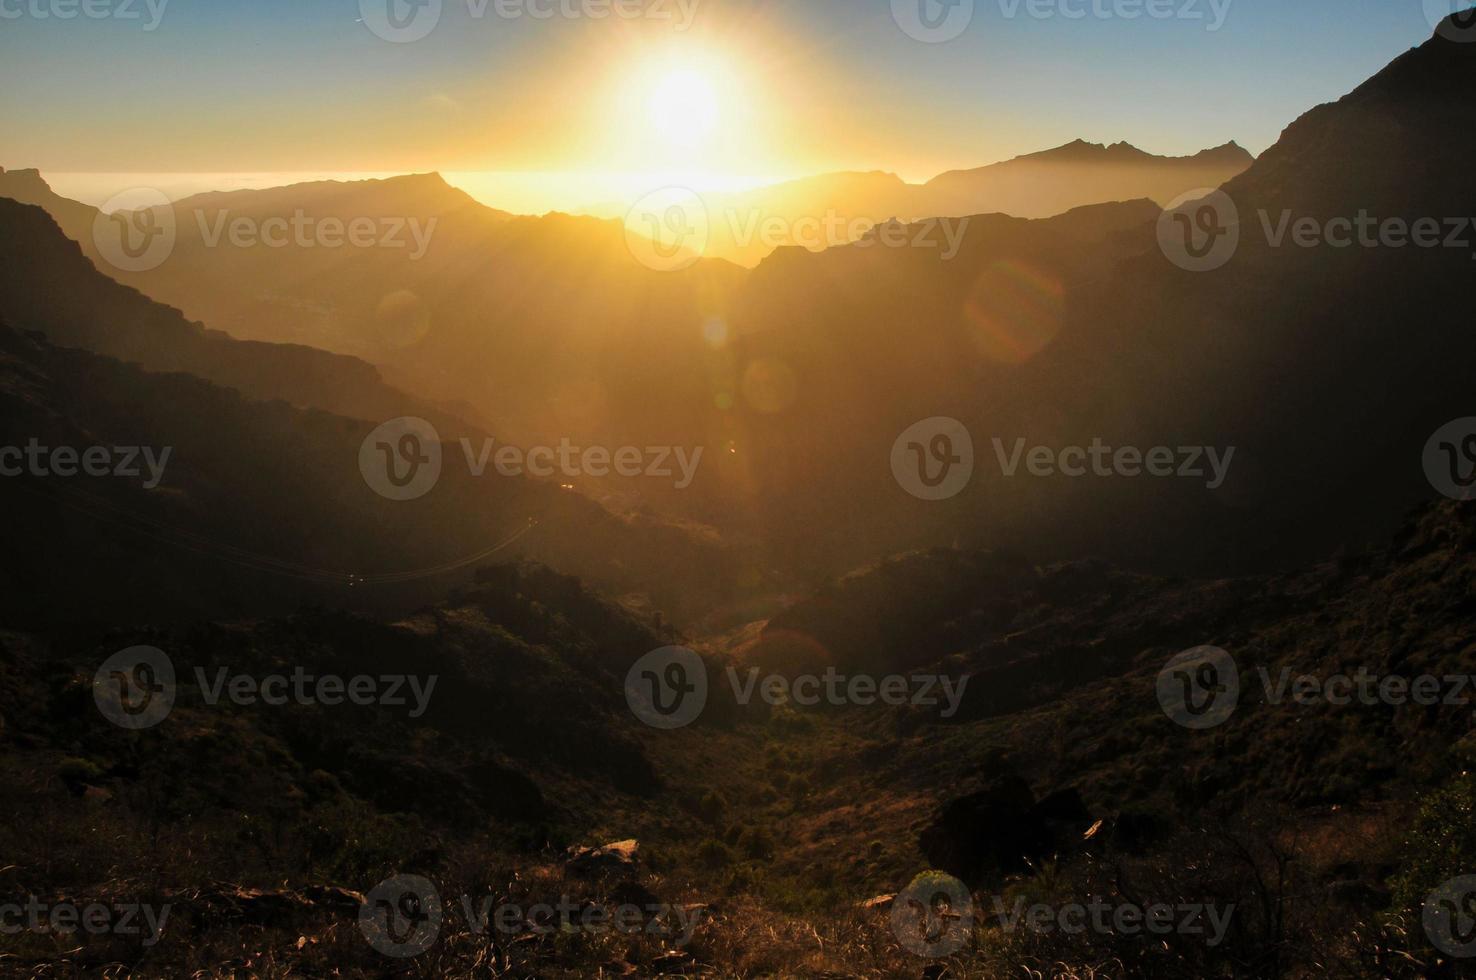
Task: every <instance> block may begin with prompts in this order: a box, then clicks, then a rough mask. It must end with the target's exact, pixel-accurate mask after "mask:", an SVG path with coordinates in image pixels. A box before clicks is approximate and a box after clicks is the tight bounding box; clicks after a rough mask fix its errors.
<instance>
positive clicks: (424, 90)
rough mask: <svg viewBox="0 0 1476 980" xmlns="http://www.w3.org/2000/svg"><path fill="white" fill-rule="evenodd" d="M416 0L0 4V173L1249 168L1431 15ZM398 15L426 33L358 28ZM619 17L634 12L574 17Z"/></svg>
mask: <svg viewBox="0 0 1476 980" xmlns="http://www.w3.org/2000/svg"><path fill="white" fill-rule="evenodd" d="M418 2H421V3H426V2H429V3H430V4H431V6H427V7H424V8H419V9H418V8H414V7H411V6H409V5H408V4H407V3H406V0H362V7H361V0H0V133H3V134H4V140H3V144H0V165H3V166H5V167H21V166H37V167H41V168H42V169H43V170H44V171H52V172H60V171H83V172H117V171H136V172H149V173H159V172H177V171H189V172H200V171H207V172H217V171H233V172H244V171H253V172H254V171H274V172H281V171H317V172H337V171H355V172H369V171H424V170H433V169H434V170H443V171H480V170H491V171H524V172H527V171H540V172H602V173H609V172H656V171H665V172H703V173H707V174H710V175H711V174H728V175H734V176H750V177H753V176H764V177H769V176H774V177H779V176H792V175H798V174H802V173H809V172H815V171H821V170H833V169H882V170H891V171H894V172H897V173H900V174H902V175H903V176H904V177H908V178H910V179H921V178H926V177H929V176H932V175H933V174H935V173H937V172H940V171H942V170H946V169H949V168H954V167H964V166H977V165H981V164H984V163H990V162H993V161H995V160H999V159H1002V158H1007V157H1010V156H1014V155H1016V154H1019V153H1023V152H1029V151H1033V150H1037V149H1042V148H1045V147H1048V146H1053V145H1057V144H1060V143H1064V142H1068V141H1070V140H1072V139H1076V138H1084V139H1087V140H1090V141H1093V142H1114V141H1117V140H1127V141H1129V142H1132V143H1134V144H1137V145H1139V146H1141V147H1143V148H1144V149H1147V150H1150V151H1153V152H1158V153H1175V154H1177V153H1189V152H1193V151H1196V150H1198V149H1201V148H1203V147H1207V146H1212V145H1218V144H1221V143H1224V142H1226V141H1228V140H1231V139H1234V140H1237V141H1239V142H1240V143H1241V144H1242V145H1244V146H1246V147H1247V148H1248V149H1250V150H1252V151H1253V152H1260V151H1262V150H1264V149H1265V148H1266V147H1267V146H1268V145H1269V144H1270V143H1272V142H1273V141H1274V140H1275V139H1276V136H1277V134H1278V133H1279V132H1280V131H1281V129H1282V128H1283V127H1284V126H1286V124H1287V123H1289V122H1290V121H1291V120H1292V119H1294V118H1295V117H1296V116H1298V115H1299V114H1301V113H1302V112H1304V111H1306V110H1307V109H1308V108H1310V107H1312V106H1313V105H1316V104H1317V103H1319V102H1324V101H1328V100H1331V99H1334V98H1337V97H1338V96H1340V95H1342V94H1343V93H1345V92H1346V91H1347V90H1349V89H1350V88H1352V87H1353V86H1355V85H1356V84H1358V83H1359V82H1360V81H1362V80H1363V79H1364V78H1366V77H1367V76H1369V75H1370V74H1372V73H1373V72H1375V71H1377V70H1378V69H1379V68H1381V67H1382V66H1383V65H1384V64H1386V63H1387V62H1388V61H1390V60H1391V59H1393V58H1394V57H1395V56H1397V55H1398V54H1399V53H1401V52H1402V51H1404V50H1406V49H1407V48H1409V47H1411V46H1413V45H1415V44H1418V43H1420V42H1421V41H1423V40H1424V39H1426V38H1427V37H1428V36H1429V35H1430V34H1431V31H1432V29H1431V25H1430V20H1429V15H1428V14H1427V11H1426V8H1428V7H1432V6H1435V5H1436V4H1437V3H1447V2H1448V0H1426V2H1422V0H1213V2H1212V0H973V4H974V9H973V12H972V17H971V19H969V20H968V21H967V26H966V27H963V28H962V30H961V33H959V35H958V36H957V37H956V38H955V39H953V40H951V41H948V42H946V43H938V44H929V43H923V42H922V41H919V40H916V39H914V38H913V37H911V36H909V34H908V32H907V30H905V29H904V27H903V26H899V24H900V23H905V24H908V25H909V26H912V27H913V28H914V32H916V26H915V25H917V24H918V23H920V22H919V21H918V6H917V4H918V3H919V2H920V0H895V6H896V8H897V9H896V10H894V2H893V0H786V2H782V3H781V2H772V0H418ZM642 2H644V3H645V4H646V5H647V9H643V10H642V9H638V7H639V5H640V4H641V3H642ZM923 2H926V3H928V4H930V5H932V4H936V3H937V2H938V0H923ZM955 2H958V0H955ZM962 2H963V3H964V4H965V5H967V3H968V2H969V0H962ZM151 3H152V5H153V6H152V8H151V7H150V4H151ZM161 3H162V4H163V7H162V10H161V9H160V5H161ZM391 3H394V4H396V5H397V8H396V9H397V12H398V13H399V14H400V15H401V17H402V21H403V22H404V23H407V24H409V25H410V27H409V28H408V30H409V31H412V32H414V31H419V30H421V29H422V28H426V27H427V25H429V24H432V23H433V24H434V27H433V28H427V29H429V33H428V34H427V35H426V36H425V37H423V38H421V39H419V40H415V41H411V42H408V43H395V42H392V41H389V40H385V39H383V38H381V37H380V36H377V35H376V33H375V32H374V31H373V30H371V27H370V25H369V23H368V22H371V21H372V22H373V23H374V24H375V25H378V26H381V28H382V30H385V31H386V32H388V33H393V30H392V29H388V27H387V25H388V24H389V21H388V19H387V14H388V12H389V5H390V4H391ZM612 3H618V4H625V5H627V6H625V7H624V12H625V13H626V14H640V15H641V16H608V17H605V18H595V17H593V16H589V15H590V14H592V13H597V12H599V11H607V10H609V9H610V6H611V4H612ZM437 4H440V5H442V9H441V10H440V12H439V15H438V19H437V14H436V11H435V9H434V7H435V6H436V5H437ZM909 4H911V7H910V13H909ZM1227 4H1228V6H1226V5H1227ZM121 5H126V9H123V10H119V9H118V7H119V6H121ZM1149 8H1151V9H1153V10H1154V11H1156V12H1157V13H1159V14H1171V15H1172V16H1168V17H1163V16H1149V15H1148V14H1147V12H1146V10H1147V9H1149ZM84 9H86V10H91V12H92V14H93V15H94V16H87V14H86V13H84V12H83V10H84ZM930 9H931V12H932V13H935V14H938V15H939V16H943V15H945V14H946V15H949V16H952V17H955V18H956V17H959V16H963V15H967V14H968V10H967V7H966V6H964V7H959V8H957V9H953V10H950V9H949V8H946V7H943V8H939V7H936V6H933V7H931V8H930ZM535 10H536V11H545V10H547V11H551V12H553V14H554V16H552V17H547V18H535V17H533V16H531V14H532V13H533V12H534V11H535ZM566 10H567V11H569V12H571V13H574V14H577V15H578V16H572V17H571V16H565V15H564V13H563V11H566ZM1185 10H1187V12H1189V13H1191V14H1195V15H1197V16H1196V17H1194V18H1192V19H1189V18H1180V17H1179V16H1177V14H1178V13H1179V12H1181V11H1185ZM499 11H501V13H499ZM899 11H900V12H899ZM1133 11H1139V12H1141V16H1139V17H1137V18H1132V19H1130V18H1128V17H1126V16H1124V15H1125V14H1127V13H1131V12H1133ZM67 12H75V13H76V16H75V17H73V18H71V19H60V18H58V17H57V16H56V15H57V14H61V13H67ZM43 13H44V14H46V15H47V16H44V17H43V16H39V14H43ZM104 13H111V14H114V15H113V16H106V17H103V16H96V15H99V14H104ZM1073 13H1075V14H1079V15H1081V16H1075V17H1073V16H1068V15H1069V14H1073ZM127 14H134V15H136V16H135V17H133V18H130V17H128V16H126V15H127ZM509 14H512V15H516V16H507V15H509ZM663 15H664V16H663ZM1221 15H1223V24H1221V25H1220V26H1219V29H1218V30H1211V29H1210V27H1211V26H1213V25H1214V23H1215V22H1216V20H1217V19H1219V18H1220V16H1221ZM361 18H362V19H361ZM417 18H419V19H417ZM156 19H157V25H156V26H155V27H154V29H152V30H148V29H147V28H148V27H149V26H150V25H151V24H153V23H154V22H155V20H156ZM688 20H690V23H686V21H688ZM959 25H960V21H958V20H952V21H948V20H945V21H944V26H943V29H944V30H945V31H948V32H957V31H958V30H959ZM683 27H685V28H686V29H682V28H683ZM400 36H404V35H403V34H401V35H400Z"/></svg>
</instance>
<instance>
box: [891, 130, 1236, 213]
mask: <svg viewBox="0 0 1476 980" xmlns="http://www.w3.org/2000/svg"><path fill="white" fill-rule="evenodd" d="M1254 162H1255V157H1253V156H1251V155H1250V153H1248V152H1246V151H1245V150H1244V149H1242V148H1241V147H1239V146H1238V145H1236V144H1235V143H1234V142H1231V143H1226V144H1225V145H1224V146H1220V147H1216V148H1214V149H1211V150H1203V151H1201V152H1199V153H1196V154H1194V155H1193V156H1187V157H1162V156H1154V155H1153V154H1151V153H1145V152H1144V151H1142V150H1140V149H1138V148H1137V147H1135V146H1130V145H1128V144H1127V143H1113V144H1112V145H1111V146H1103V145H1101V144H1100V143H1087V142H1085V141H1083V140H1077V141H1076V142H1074V143H1068V144H1066V145H1065V146H1059V147H1056V148H1055V149H1053V150H1045V151H1042V152H1040V153H1028V154H1026V155H1025V156H1020V157H1015V158H1014V159H1013V160H1006V161H1004V162H1003V163H996V164H993V165H991V166H988V167H980V168H978V169H975V170H954V171H950V172H948V173H945V174H940V175H939V176H937V177H934V178H933V179H932V180H930V181H928V182H927V183H926V184H925V185H923V188H922V191H921V193H920V197H921V199H922V201H923V202H925V203H924V205H923V207H924V208H925V213H935V214H976V213H979V212H981V211H1004V212H1006V213H1008V214H1012V215H1015V216H1016V217H1020V218H1044V217H1049V216H1050V215H1053V214H1060V213H1061V212H1062V211H1067V210H1070V209H1071V208H1075V207H1080V206H1082V205H1085V204H1096V203H1099V202H1102V201H1127V200H1132V199H1134V198H1139V197H1145V198H1148V199H1149V200H1151V201H1153V202H1155V203H1156V204H1158V205H1159V206H1160V207H1167V206H1168V205H1170V204H1172V203H1173V202H1174V201H1175V200H1176V199H1177V198H1179V197H1180V196H1181V195H1183V194H1185V193H1188V192H1189V191H1194V190H1199V189H1201V188H1215V187H1219V186H1220V185H1221V184H1223V183H1225V181H1227V180H1230V179H1231V178H1233V177H1235V176H1236V175H1237V174H1240V173H1242V172H1243V171H1244V170H1246V169H1247V168H1248V167H1250V165H1251V164H1252V163H1254Z"/></svg>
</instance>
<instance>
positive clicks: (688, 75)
mask: <svg viewBox="0 0 1476 980" xmlns="http://www.w3.org/2000/svg"><path fill="white" fill-rule="evenodd" d="M647 116H648V119H649V121H650V124H651V127H652V130H653V132H654V134H655V135H656V136H657V137H659V138H660V139H662V140H664V141H666V142H667V143H669V144H671V145H674V146H677V147H681V148H683V149H687V150H696V149H700V148H702V147H704V146H706V145H707V143H708V142H709V141H710V140H711V139H712V137H713V134H714V133H715V132H716V131H717V128H718V124H719V123H720V122H721V121H722V120H721V118H720V117H721V106H720V105H719V99H718V93H717V89H716V88H715V87H714V85H713V83H712V81H711V80H710V79H708V78H707V76H706V75H704V74H703V73H702V72H701V71H698V70H696V69H692V68H677V69H674V70H671V71H668V72H667V73H666V74H664V75H662V76H660V77H659V78H657V79H656V80H655V82H654V84H653V85H652V88H651V93H650V96H649V97H648V101H647Z"/></svg>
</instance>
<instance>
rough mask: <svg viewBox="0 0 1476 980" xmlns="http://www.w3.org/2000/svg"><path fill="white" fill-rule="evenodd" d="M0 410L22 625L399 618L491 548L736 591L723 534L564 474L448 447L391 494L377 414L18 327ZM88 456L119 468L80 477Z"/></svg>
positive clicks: (633, 583) (613, 574) (643, 587)
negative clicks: (235, 383) (368, 448)
mask: <svg viewBox="0 0 1476 980" xmlns="http://www.w3.org/2000/svg"><path fill="white" fill-rule="evenodd" d="M0 402H3V407H4V411H3V412H0V447H5V458H4V465H5V468H6V469H5V471H6V476H5V478H4V479H0V496H3V500H4V506H5V508H6V513H7V515H8V517H7V527H8V530H7V535H8V537H7V543H8V554H9V559H8V560H7V561H6V563H5V569H4V571H3V573H0V576H3V585H4V587H3V589H0V592H3V596H0V614H3V618H4V620H5V621H6V622H8V623H10V624H12V625H18V626H27V627H29V626H36V625H60V624H66V623H73V624H85V623H135V622H139V621H150V622H152V621H173V620H178V619H183V618H195V617H206V616H254V615H261V614H266V613H281V612H287V611H290V610H292V609H295V608H297V607H298V606H300V605H301V604H303V603H326V604H331V605H335V606H339V607H349V608H363V609H373V610H381V611H384V610H396V609H403V608H406V607H407V606H409V605H413V604H415V603H418V602H424V601H428V600H429V599H431V598H434V597H436V596H439V595H441V594H443V593H444V590H445V589H446V588H447V587H449V586H450V585H454V584H456V583H457V582H459V581H464V580H466V579H467V578H468V577H469V576H470V575H471V574H472V570H473V569H474V567H475V566H476V565H477V564H481V563H484V562H485V561H487V560H489V557H490V556H491V555H492V554H497V555H500V556H502V557H503V558H506V557H514V556H520V555H522V556H529V557H536V558H538V559H541V560H544V561H546V562H548V563H550V564H552V565H553V566H555V567H558V568H560V569H565V570H568V571H572V572H575V573H576V574H580V575H582V576H585V577H588V578H589V579H590V580H592V581H595V582H599V583H601V584H602V585H603V586H604V587H606V588H608V589H609V590H611V591H612V592H613V593H614V594H625V593H628V592H639V593H645V594H647V595H648V596H649V597H650V598H651V599H652V600H654V601H655V602H656V603H657V604H658V606H659V607H661V608H665V609H668V610H671V611H672V612H674V613H676V614H678V615H680V614H682V613H683V611H686V612H693V611H696V612H697V613H698V614H699V615H700V614H705V613H706V612H707V611H708V610H709V609H710V607H711V605H712V601H713V600H712V596H713V595H714V594H718V595H724V596H726V595H730V594H731V593H732V579H731V576H732V574H733V570H734V569H733V566H732V564H731V559H730V558H729V557H728V556H727V555H726V553H725V549H724V548H723V546H722V545H721V544H720V543H719V542H718V541H717V540H716V539H715V538H713V537H711V536H710V535H708V536H704V535H700V534H696V533H693V532H691V531H690V530H688V529H684V528H682V527H677V526H669V525H666V524H665V523H663V522H662V521H660V520H659V519H657V518H655V517H648V518H645V519H642V520H639V521H631V520H623V519H620V518H617V517H615V516H613V515H612V514H610V513H609V512H607V511H606V510H605V509H603V508H602V507H600V506H599V505H598V504H595V503H593V502H592V501H590V500H588V499H587V498H585V497H583V496H581V495H579V494H577V493H572V492H569V491H567V490H563V489H561V488H560V487H559V485H558V483H557V482H546V481H537V480H532V479H529V478H527V477H523V476H503V475H501V474H498V473H497V472H495V471H493V470H490V469H489V470H488V471H487V472H486V473H485V475H483V476H476V475H474V474H473V472H472V470H471V469H470V467H469V466H468V465H467V463H466V461H465V459H464V454H463V449H462V447H461V446H460V445H457V444H454V443H452V444H448V445H445V446H444V447H442V458H443V460H444V466H443V468H442V470H441V472H440V475H439V479H438V481H437V482H435V483H434V485H433V488H432V489H431V491H430V492H429V493H428V494H427V495H426V496H424V497H422V498H420V499H416V500H410V501H396V500H391V499H387V498H385V497H383V496H381V495H380V494H379V493H378V492H376V490H375V489H373V487H371V485H370V483H369V482H368V479H367V478H366V471H364V470H362V469H361V462H360V456H361V447H362V446H363V445H364V444H365V443H366V442H367V441H368V438H369V436H370V435H371V433H372V432H373V431H374V429H375V423H373V422H363V421H358V420H354V419H349V418H345V417H343V416H337V415H331V414H328V413H326V412H322V411H317V410H303V409H298V408H294V407H292V406H290V405H288V404H286V403H284V402H281V401H275V402H261V401H254V400H251V399H248V398H247V397H245V396H243V395H241V394H240V393H239V392H236V391H233V390H229V389H225V388H219V387H216V386H214V385H211V384H210V383H208V382H206V381H202V380H200V379H198V378H194V377H190V376H188V375H183V374H151V373H148V372H145V371H143V370H141V369H139V368H137V367H135V366H132V365H124V364H121V363H119V362H117V361H114V360H111V359H109V358H104V357H101V356H99V355H96V354H92V353H88V352H83V351H75V350H63V349H59V348H55V347H52V346H50V345H49V344H47V343H46V342H45V341H44V340H43V339H42V338H41V337H40V335H36V334H32V335H24V334H21V333H18V332H16V331H13V330H10V329H9V328H5V329H3V330H0ZM32 446H35V447H37V448H36V449H35V450H34V451H33V450H31V448H30V447H32ZM115 447H116V448H115ZM94 448H97V449H102V450H106V451H107V465H103V466H96V465H94V466H93V467H91V469H84V468H82V467H79V466H78V459H79V458H82V457H85V455H86V454H87V453H88V452H89V450H92V449H94ZM426 448H427V447H425V446H422V447H421V449H422V450H424V449H426ZM144 449H147V450H148V452H149V453H150V454H151V456H145V455H144V454H143V453H142V452H141V450H144ZM56 450H62V451H63V453H64V455H60V456H59V455H57V454H56V453H55V451H56ZM166 453H167V455H166ZM26 455H30V456H33V457H36V458H38V459H39V462H36V461H33V460H32V459H27V458H24V457H25V456H26ZM149 458H152V459H153V460H154V461H155V463H156V464H157V465H155V466H152V467H145V461H146V460H147V459H149ZM68 459H70V462H69V461H68ZM130 471H132V472H130Z"/></svg>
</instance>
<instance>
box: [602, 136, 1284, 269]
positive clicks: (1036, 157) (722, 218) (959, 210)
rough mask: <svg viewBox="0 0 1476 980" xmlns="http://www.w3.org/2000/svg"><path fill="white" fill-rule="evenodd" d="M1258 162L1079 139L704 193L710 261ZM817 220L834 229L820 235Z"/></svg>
mask: <svg viewBox="0 0 1476 980" xmlns="http://www.w3.org/2000/svg"><path fill="white" fill-rule="evenodd" d="M1254 162H1255V157H1253V156H1252V155H1251V154H1250V153H1249V152H1247V151H1246V150H1244V149H1242V148H1241V147H1240V146H1238V145H1236V144H1235V143H1233V142H1231V143H1227V144H1225V145H1224V146H1220V147H1216V148H1215V149H1212V150H1204V151H1202V152H1200V153H1196V154H1194V155H1193V156H1187V157H1165V156H1155V155H1153V154H1151V153H1146V152H1144V151H1143V150H1140V149H1138V148H1137V147H1134V146H1130V145H1129V144H1127V143H1114V144H1112V145H1111V146H1103V145H1101V144H1099V143H1087V142H1085V141H1083V140H1076V141H1075V142H1072V143H1068V144H1066V145H1065V146H1059V147H1056V148H1055V149H1051V150H1043V151H1041V152H1039V153H1029V154H1026V155H1024V156H1020V157H1015V158H1014V159H1012V160H1005V161H1003V162H1001V163H995V164H990V165H989V166H987V167H978V168H975V169H973V170H953V171H949V172H948V173H944V174H940V175H939V176H937V177H934V178H933V179H932V180H930V181H928V182H927V183H925V184H909V183H907V182H905V181H903V180H902V179H901V178H900V177H898V176H897V175H895V174H890V173H883V172H879V171H873V172H870V173H833V174H822V175H820V176H815V177H806V178H803V179H800V180H794V181H787V182H784V183H780V184H774V185H770V186H766V187H760V188H757V189H755V190H752V191H745V192H743V193H737V194H717V193H704V194H702V195H700V197H701V200H702V203H703V205H704V206H705V207H706V210H707V215H706V219H707V225H708V227H709V229H710V235H709V237H708V239H707V241H706V242H705V243H704V248H703V255H704V256H706V257H708V258H721V259H728V260H730V261H733V262H737V263H739V264H740V265H745V266H755V265H757V264H758V263H759V262H760V261H762V260H763V259H764V258H765V257H766V256H768V255H769V254H770V253H771V252H773V250H774V248H775V247H776V245H802V246H805V247H809V248H811V249H812V250H813V249H814V248H817V247H820V246H822V245H823V246H825V247H831V246H835V245H841V244H845V243H847V242H849V241H851V240H853V239H854V238H855V237H859V236H857V235H851V234H850V233H849V231H850V229H851V228H852V227H859V228H864V227H866V226H867V225H875V224H880V223H882V222H884V221H888V220H901V221H904V222H910V221H916V220H918V219H921V218H936V217H961V216H965V215H973V214H993V213H1000V214H1008V215H1011V216H1013V217H1016V218H1049V217H1051V216H1052V215H1057V214H1062V213H1064V212H1066V211H1070V210H1071V209H1073V208H1079V207H1083V206H1085V205H1089V204H1101V203H1105V202H1109V201H1131V200H1136V199H1138V198H1146V199H1148V200H1150V201H1153V202H1154V203H1156V204H1158V205H1159V206H1160V207H1167V206H1168V205H1169V204H1172V203H1173V202H1174V201H1175V200H1176V199H1177V198H1179V197H1180V196H1182V195H1184V194H1186V193H1188V192H1191V191H1195V190H1200V189H1206V188H1215V187H1219V186H1220V185H1221V184H1223V183H1225V181H1227V180H1229V179H1231V178H1232V177H1235V176H1237V175H1238V174H1240V173H1243V172H1244V171H1245V170H1246V169H1247V168H1248V167H1250V165H1251V164H1252V163H1254ZM592 210H593V213H596V214H600V215H602V216H605V217H612V218H618V217H623V216H624V214H625V207H624V206H621V205H614V204H611V205H604V206H602V207H598V208H595V209H592ZM817 219H818V220H820V221H825V222H828V223H829V225H830V227H827V228H824V229H820V230H816V229H815V228H814V222H815V221H816V220H817ZM770 228H772V231H769V229H770Z"/></svg>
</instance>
